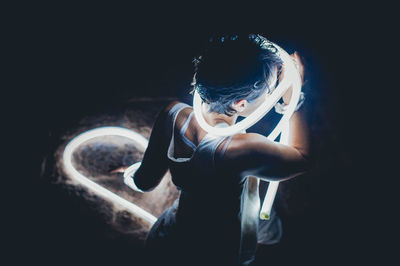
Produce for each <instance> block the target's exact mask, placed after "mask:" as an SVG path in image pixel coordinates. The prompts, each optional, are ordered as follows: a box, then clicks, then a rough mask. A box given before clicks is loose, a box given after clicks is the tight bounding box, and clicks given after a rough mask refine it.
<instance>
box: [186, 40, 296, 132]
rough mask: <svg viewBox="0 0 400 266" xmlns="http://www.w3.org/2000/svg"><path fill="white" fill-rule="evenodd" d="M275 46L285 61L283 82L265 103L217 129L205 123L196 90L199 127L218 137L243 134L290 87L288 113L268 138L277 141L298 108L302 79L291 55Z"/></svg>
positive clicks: (195, 107)
mask: <svg viewBox="0 0 400 266" xmlns="http://www.w3.org/2000/svg"><path fill="white" fill-rule="evenodd" d="M274 45H275V46H276V48H277V49H278V54H279V56H280V58H281V59H282V61H283V71H284V77H283V80H282V81H281V82H280V83H279V84H278V87H277V88H276V89H275V90H274V91H273V92H272V93H271V94H270V95H266V97H265V100H264V102H263V103H262V104H261V105H260V106H259V107H258V108H257V109H256V110H254V112H252V113H251V114H250V115H249V116H247V117H246V118H245V119H243V120H242V121H240V122H238V123H236V124H234V125H231V126H228V127H224V128H216V127H213V126H211V125H209V124H208V123H207V122H206V121H205V119H204V117H203V114H202V108H201V107H202V100H201V98H200V95H199V94H198V92H197V90H195V92H194V97H193V110H194V115H195V117H196V119H197V122H198V123H199V125H200V126H201V127H202V128H203V129H204V130H205V131H207V132H208V133H210V134H212V135H216V136H230V135H235V134H237V133H239V132H243V131H244V130H246V129H248V128H249V127H251V126H252V125H254V124H255V123H257V122H258V121H259V120H260V119H261V118H263V117H264V116H265V115H266V114H267V113H268V112H269V111H270V110H271V109H272V107H274V105H275V104H276V103H277V102H278V101H279V99H280V98H282V96H283V95H284V93H285V92H286V91H287V90H288V89H289V88H290V87H292V97H291V99H290V103H289V104H288V106H287V111H286V112H285V114H284V115H283V116H282V118H281V120H280V121H279V123H278V124H277V125H276V127H275V129H274V130H273V131H272V132H271V133H270V134H269V135H268V137H267V138H268V139H269V140H275V139H276V138H277V137H278V135H279V134H280V133H281V131H282V127H283V124H284V123H285V122H287V121H289V119H290V117H291V116H292V114H293V112H294V110H295V108H296V105H297V102H298V100H299V97H300V92H301V78H300V74H299V72H298V71H297V69H296V66H295V64H294V62H293V60H292V58H291V57H290V55H289V54H288V53H287V52H286V51H285V50H283V49H282V48H280V47H279V46H278V45H276V44H274Z"/></svg>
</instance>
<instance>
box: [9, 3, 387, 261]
mask: <svg viewBox="0 0 400 266" xmlns="http://www.w3.org/2000/svg"><path fill="white" fill-rule="evenodd" d="M363 10H364V11H360V9H359V6H354V7H353V6H348V5H339V4H338V3H336V4H335V5H334V4H326V3H323V4H322V3H321V4H320V5H315V4H314V5H310V6H304V5H301V6H300V5H299V6H281V7H273V6H270V5H268V4H264V5H260V4H256V3H254V4H251V3H249V4H245V5H244V4H243V5H234V4H230V5H229V6H228V5H222V4H221V5H210V6H205V5H203V4H201V3H200V2H197V3H194V4H193V5H187V6H172V5H171V4H163V5H160V4H156V3H154V4H148V5H147V6H139V5H138V6H129V7H127V6H112V7H111V6H109V5H99V4H93V5H74V6H72V5H69V4H65V5H57V6H56V5H53V6H52V5H49V4H46V5H40V6H39V5H37V4H35V5H31V6H29V5H21V6H19V7H17V8H15V9H13V12H15V16H11V17H10V18H9V19H8V20H7V21H6V23H5V24H6V26H7V30H8V33H9V34H10V35H9V36H10V37H9V38H8V40H10V41H11V42H10V44H11V45H10V46H11V47H10V48H12V49H11V50H10V51H11V53H10V54H9V56H10V57H11V60H10V63H9V64H8V70H11V71H10V75H8V77H9V78H11V80H12V82H11V85H10V86H9V92H10V94H9V95H10V97H8V98H9V99H11V101H10V102H12V103H13V105H11V107H10V108H8V111H9V112H10V113H12V114H15V115H16V116H15V119H13V118H12V119H11V120H12V121H11V123H12V125H15V124H16V125H17V126H19V127H18V128H21V130H20V131H19V133H20V134H21V135H19V134H17V133H16V134H15V135H17V136H18V137H19V138H20V139H22V141H21V142H20V143H21V144H22V143H23V145H24V147H31V148H29V149H28V151H27V152H26V153H23V156H22V157H23V159H21V160H13V161H14V163H15V162H17V165H16V166H15V167H16V169H21V167H22V166H21V165H22V164H24V168H26V169H32V170H31V171H29V174H27V173H26V174H24V175H23V176H22V177H21V178H18V181H22V184H23V185H22V192H21V193H22V195H24V196H23V197H18V198H17V199H18V200H17V201H15V206H19V207H21V206H26V203H27V202H28V203H29V204H27V205H28V208H26V209H25V208H13V209H14V211H15V209H17V211H16V214H15V216H11V217H15V218H14V219H11V221H10V222H11V224H12V225H14V226H15V227H12V228H16V229H11V230H8V232H7V233H10V235H11V237H10V243H11V245H10V246H12V247H13V250H14V251H16V252H15V253H12V256H13V259H14V260H17V261H18V262H19V261H21V265H47V264H56V265H57V264H62V263H63V262H74V261H75V258H74V256H75V255H76V256H78V257H79V259H78V260H77V261H76V263H77V265H81V264H87V265H96V264H102V263H104V262H110V261H113V262H114V263H115V265H122V264H124V265H125V264H128V263H131V264H133V262H131V261H124V258H125V257H124V256H121V255H122V254H125V252H129V246H126V245H124V244H125V242H124V241H123V240H121V241H119V240H112V239H110V238H109V237H107V234H105V233H104V230H106V229H104V225H102V224H101V222H99V220H98V219H97V218H96V217H95V216H89V215H87V212H86V210H85V209H84V208H83V207H80V206H79V204H78V203H76V202H73V201H71V200H69V198H68V197H66V196H62V192H60V191H57V190H56V189H54V188H50V187H49V186H48V185H47V184H46V182H45V181H44V180H42V179H41V178H40V177H39V172H40V165H41V162H42V160H43V158H45V157H46V156H47V155H48V153H49V152H51V149H53V148H54V145H56V144H55V143H53V142H52V141H54V138H52V136H54V135H57V134H58V133H59V132H63V131H64V130H66V129H68V128H69V127H70V126H71V125H73V124H74V123H76V122H77V121H78V120H79V119H80V118H81V117H83V116H85V115H88V114H93V113H96V111H97V110H104V108H110V109H112V106H113V105H118V103H119V102H121V101H124V99H126V98H134V97H139V96H148V97H161V96H171V95H178V96H180V97H183V96H184V95H186V92H187V90H188V84H189V83H190V81H191V75H192V65H191V60H192V59H193V57H194V56H195V55H197V54H198V51H199V49H200V47H201V46H202V44H203V43H204V41H205V40H207V39H208V37H209V36H210V35H213V34H219V33H238V34H239V35H240V34H241V33H254V32H255V33H261V34H263V35H264V36H267V37H268V38H270V39H271V40H272V41H275V42H277V43H278V44H280V45H281V46H282V47H283V48H285V49H287V50H288V51H289V52H292V51H294V50H297V51H299V53H301V54H302V55H303V56H304V57H305V58H306V63H307V64H308V65H307V70H308V71H309V73H308V77H309V80H310V83H311V85H312V88H310V92H311V94H310V97H309V99H310V101H311V103H313V104H314V106H315V109H313V110H312V113H311V115H310V120H311V121H312V123H314V125H315V127H316V128H318V130H315V131H314V132H316V133H315V134H316V135H315V138H316V139H315V140H314V143H315V151H316V152H317V154H316V155H317V157H318V158H320V161H317V162H318V163H319V164H318V167H317V170H316V173H317V174H315V176H320V177H321V178H320V179H318V181H317V182H316V183H313V185H312V187H311V188H308V189H309V191H310V193H309V195H308V196H307V199H311V202H312V204H311V205H310V206H309V207H308V208H306V210H305V211H302V212H300V213H296V212H295V215H294V216H291V217H290V221H292V222H291V224H289V225H288V227H287V228H288V231H287V232H288V233H287V234H289V235H290V238H289V239H287V240H285V241H286V242H285V244H284V245H283V247H279V248H271V249H270V250H268V249H267V251H268V252H270V254H271V255H265V254H261V255H260V256H264V257H265V256H267V257H268V256H271V257H272V260H273V262H274V263H275V265H289V264H292V263H298V264H300V265H302V264H305V265H357V264H358V263H360V264H361V262H362V264H364V265H365V264H367V263H372V262H375V261H380V262H381V263H382V260H386V259H387V257H386V256H383V255H381V251H382V250H385V249H387V247H388V244H387V243H388V241H387V238H388V237H390V235H391V233H390V232H388V233H387V232H386V231H385V233H384V228H387V224H386V221H387V220H390V219H389V218H388V214H387V212H386V210H387V208H386V205H385V204H380V203H375V202H374V200H373V199H374V197H379V198H380V199H382V198H383V197H384V196H381V194H379V196H378V195H375V194H374V190H373V189H374V188H375V187H376V186H378V185H375V183H374V182H375V180H376V179H377V178H381V177H383V176H385V174H384V173H383V170H382V169H383V168H380V167H379V166H378V165H379V163H382V162H386V161H385V156H384V153H382V152H380V149H378V148H379V146H380V143H378V144H377V143H376V141H372V140H373V139H376V137H375V134H376V133H378V130H377V128H376V126H375V127H374V126H373V125H375V123H377V122H379V123H381V124H382V125H385V124H386V120H385V117H384V116H383V115H380V114H378V113H377V112H375V111H374V109H372V108H371V106H372V103H373V102H374V101H376V100H377V99H376V98H375V96H374V92H376V90H377V88H381V87H380V85H382V82H381V81H382V79H384V74H385V73H386V72H385V71H383V74H381V73H379V74H378V73H377V72H376V71H377V70H378V69H381V68H383V66H384V64H383V63H382V62H381V61H380V58H381V57H382V56H381V54H382V52H383V51H384V50H385V47H382V46H383V45H379V44H377V40H382V39H379V38H380V37H381V36H382V35H384V30H385V27H383V26H379V27H378V29H377V24H375V23H374V21H373V20H370V19H369V18H370V17H372V16H373V14H377V13H378V14H379V13H380V10H379V9H374V7H373V6H370V7H368V9H363ZM283 11H284V12H283ZM372 11H373V12H372ZM385 19H386V18H385ZM388 20H390V18H389V19H388ZM377 47H378V48H377ZM7 73H8V72H7ZM12 117H14V116H12ZM22 121H23V122H22ZM371 121H374V122H371ZM379 140H381V141H383V142H385V138H384V137H383V136H382V137H380V138H379ZM25 144H26V145H28V144H30V145H29V146H25ZM32 144H33V145H32ZM13 154H14V153H13ZM18 156H19V157H18ZM12 157H13V158H21V153H20V152H17V154H16V155H15V156H12ZM26 161H28V162H26ZM21 170H22V169H21ZM12 172H13V175H12V176H16V171H12ZM36 173H37V174H36ZM343 182H345V184H346V185H345V186H344V185H343ZM9 192H11V193H15V191H9ZM23 204H24V205H23ZM12 206H14V205H12ZM378 210H379V211H378ZM296 215H297V216H296ZM382 221H384V222H382ZM86 248H87V249H88V253H87V254H85V253H83V252H82V251H81V250H83V249H86ZM94 254H96V255H97V257H93V255H94ZM279 262H280V263H279ZM18 264H19V263H18ZM382 265H384V264H382Z"/></svg>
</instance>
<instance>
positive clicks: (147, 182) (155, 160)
mask: <svg viewBox="0 0 400 266" xmlns="http://www.w3.org/2000/svg"><path fill="white" fill-rule="evenodd" d="M177 103H178V102H176V101H174V102H171V103H170V104H168V105H167V107H165V108H163V110H161V111H160V112H159V114H158V116H157V119H156V121H155V123H154V125H153V129H152V131H151V135H150V139H149V145H148V146H147V149H146V151H145V153H144V156H143V160H142V163H141V165H140V167H139V169H138V170H137V171H136V172H135V174H134V176H133V179H134V182H135V184H136V186H137V187H138V188H139V189H141V190H143V191H150V190H152V189H154V188H155V187H156V186H157V185H158V184H159V183H160V181H161V179H162V178H163V177H164V175H165V173H166V172H167V170H168V159H167V151H168V146H169V141H170V137H171V134H170V133H169V132H167V130H166V128H167V127H166V125H167V122H168V112H169V110H170V109H171V108H172V106H174V105H175V104H177Z"/></svg>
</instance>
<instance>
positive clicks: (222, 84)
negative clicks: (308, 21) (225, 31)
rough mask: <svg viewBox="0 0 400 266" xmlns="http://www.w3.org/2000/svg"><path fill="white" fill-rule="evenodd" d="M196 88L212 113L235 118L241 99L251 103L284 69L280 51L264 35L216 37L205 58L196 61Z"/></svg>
mask: <svg viewBox="0 0 400 266" xmlns="http://www.w3.org/2000/svg"><path fill="white" fill-rule="evenodd" d="M193 63H194V67H195V74H194V77H193V83H192V85H193V87H194V88H193V89H194V90H197V91H198V93H199V95H200V97H201V98H202V100H203V101H204V102H206V103H207V104H209V106H210V111H211V112H216V113H221V114H226V115H228V116H232V115H233V114H234V113H235V110H234V109H232V107H231V105H232V104H233V103H234V102H235V101H237V100H240V99H246V100H247V101H249V102H251V101H253V100H255V99H256V98H258V97H259V96H260V95H261V94H262V93H263V92H264V91H265V89H268V90H271V89H272V88H269V87H268V81H269V79H270V78H271V76H272V73H273V72H274V71H275V69H278V73H279V71H280V69H281V66H282V60H281V59H280V57H279V55H278V53H277V48H276V47H274V46H273V45H272V43H271V42H269V41H268V40H267V39H265V38H264V37H262V36H260V35H255V34H250V35H248V36H245V37H244V38H243V37H242V38H241V37H239V36H237V35H231V36H222V37H212V38H210V40H209V42H208V45H207V46H206V48H205V51H204V53H203V55H201V56H199V57H197V58H195V59H194V60H193Z"/></svg>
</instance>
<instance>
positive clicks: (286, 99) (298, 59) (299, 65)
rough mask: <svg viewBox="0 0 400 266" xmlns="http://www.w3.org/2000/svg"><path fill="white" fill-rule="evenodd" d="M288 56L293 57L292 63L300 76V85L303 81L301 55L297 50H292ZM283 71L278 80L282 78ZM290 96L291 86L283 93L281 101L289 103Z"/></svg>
mask: <svg viewBox="0 0 400 266" xmlns="http://www.w3.org/2000/svg"><path fill="white" fill-rule="evenodd" d="M290 57H291V58H292V59H293V61H294V64H295V66H296V68H297V70H298V71H299V74H300V77H301V86H303V83H304V65H303V62H302V60H301V57H300V55H299V53H298V52H294V53H293V54H291V55H290ZM283 76H284V73H282V75H281V77H280V78H279V82H280V81H281V80H282V79H283ZM291 97H292V87H290V88H289V89H288V90H287V91H286V92H285V94H284V95H283V96H282V99H283V102H284V103H285V104H289V102H290V98H291Z"/></svg>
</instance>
